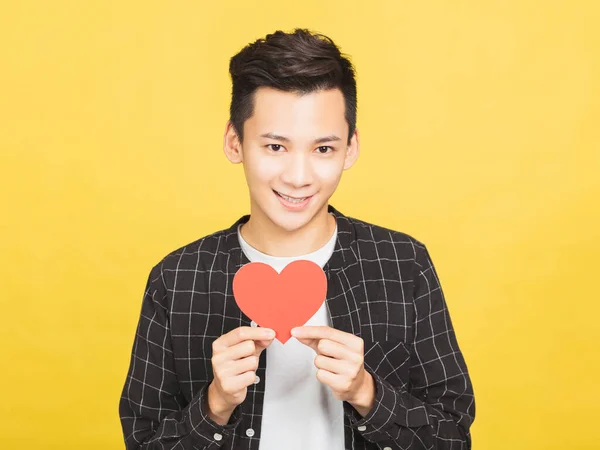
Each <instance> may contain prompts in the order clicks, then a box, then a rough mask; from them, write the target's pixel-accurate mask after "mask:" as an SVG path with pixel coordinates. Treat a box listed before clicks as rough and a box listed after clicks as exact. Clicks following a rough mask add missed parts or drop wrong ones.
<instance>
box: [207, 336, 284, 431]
mask: <svg viewBox="0 0 600 450" xmlns="http://www.w3.org/2000/svg"><path fill="white" fill-rule="evenodd" d="M273 339H275V331H273V330H271V329H269V328H259V327H257V328H253V327H239V328H236V329H235V330H232V331H230V332H229V333H227V334H224V335H223V336H221V337H220V338H218V339H216V340H215V341H214V342H213V345H212V350H213V355H212V359H211V362H212V367H213V375H214V378H213V381H212V382H211V383H210V386H209V387H208V409H209V416H210V418H211V419H212V420H213V421H215V422H216V423H218V424H220V425H225V424H227V422H229V418H230V417H231V414H232V413H233V410H234V409H235V408H236V406H238V405H239V404H240V403H242V402H243V401H244V399H245V398H246V394H247V392H248V386H250V385H251V384H252V383H254V380H255V378H256V373H255V371H256V369H257V368H258V360H259V357H260V354H261V353H262V351H263V350H264V349H265V348H267V347H268V346H269V345H271V342H273Z"/></svg>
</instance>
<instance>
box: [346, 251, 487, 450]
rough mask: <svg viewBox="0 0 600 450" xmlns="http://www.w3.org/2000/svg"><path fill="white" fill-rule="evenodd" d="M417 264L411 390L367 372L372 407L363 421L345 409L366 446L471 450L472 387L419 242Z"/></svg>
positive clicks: (441, 298) (445, 310)
mask: <svg viewBox="0 0 600 450" xmlns="http://www.w3.org/2000/svg"><path fill="white" fill-rule="evenodd" d="M415 260H416V267H415V273H414V296H413V299H414V310H415V322H414V330H415V331H414V340H413V342H411V344H410V345H409V346H408V348H409V350H410V354H411V355H410V360H409V361H407V364H410V383H409V386H410V387H409V388H408V389H409V390H406V389H401V388H399V387H398V386H393V385H392V384H390V382H388V381H387V380H386V379H384V378H383V377H381V376H379V375H378V374H377V373H375V371H373V370H372V369H370V368H368V367H367V368H366V369H367V371H368V372H369V373H371V375H372V376H373V379H374V382H375V401H374V406H373V408H372V409H371V411H369V413H368V414H367V415H366V416H365V417H362V416H360V414H358V412H357V411H356V410H354V408H352V407H351V406H350V405H347V404H345V406H344V407H345V410H346V413H347V414H348V415H349V417H350V421H351V423H352V426H353V427H354V428H356V429H357V430H359V431H360V432H361V434H362V436H363V437H364V438H365V439H367V440H368V441H371V442H377V443H378V444H380V445H387V446H391V447H392V448H397V449H417V448H422V449H432V448H433V449H439V450H446V449H448V450H450V449H452V450H470V448H471V435H470V432H469V429H470V426H471V424H472V423H473V420H474V419H475V399H474V394H473V386H472V384H471V380H470V377H469V374H468V372H467V366H466V364H465V361H464V358H463V355H462V353H461V351H460V349H459V346H458V342H457V339H456V335H455V333H454V329H453V327H452V322H451V320H450V315H449V312H448V309H447V305H446V302H445V299H444V295H443V292H442V289H441V286H440V283H439V280H438V276H437V273H436V271H435V268H434V266H433V263H432V261H431V258H430V256H429V253H428V251H427V249H426V247H425V246H424V245H423V244H421V243H419V242H417V243H416V244H415Z"/></svg>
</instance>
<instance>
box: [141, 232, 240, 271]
mask: <svg viewBox="0 0 600 450" xmlns="http://www.w3.org/2000/svg"><path fill="white" fill-rule="evenodd" d="M230 235H231V230H230V229H223V230H219V231H215V232H213V233H211V234H208V235H205V236H202V237H200V238H198V239H196V240H194V241H192V242H189V243H187V244H185V245H182V246H180V247H177V248H175V249H174V250H171V251H170V252H168V253H167V254H165V255H164V256H163V257H162V258H160V259H159V260H158V262H156V263H155V265H154V266H153V268H152V271H153V272H156V273H160V274H161V276H162V277H163V280H164V277H165V275H166V274H173V273H174V274H177V273H178V272H180V271H181V272H186V271H195V272H202V271H205V270H210V269H211V267H213V266H216V267H219V265H220V264H222V258H223V256H226V255H227V252H226V250H225V239H226V238H228V237H230Z"/></svg>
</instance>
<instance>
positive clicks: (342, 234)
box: [223, 205, 356, 273]
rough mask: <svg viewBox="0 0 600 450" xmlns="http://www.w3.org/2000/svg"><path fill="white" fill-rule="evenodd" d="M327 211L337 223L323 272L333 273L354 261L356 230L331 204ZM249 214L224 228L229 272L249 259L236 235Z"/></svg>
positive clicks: (346, 217) (246, 262) (233, 271)
mask: <svg viewBox="0 0 600 450" xmlns="http://www.w3.org/2000/svg"><path fill="white" fill-rule="evenodd" d="M327 211H328V212H330V213H332V214H333V216H334V217H335V220H336V223H337V230H338V231H337V238H336V243H335V247H334V250H333V254H332V255H331V258H329V260H328V261H327V263H326V264H325V266H324V267H323V271H324V272H325V273H328V272H332V273H335V272H337V271H339V270H342V269H344V267H348V266H351V265H353V263H354V262H356V255H355V251H354V248H353V247H354V244H355V240H356V231H355V229H354V226H353V225H352V223H351V222H350V218H349V217H348V216H346V215H344V214H343V213H341V212H340V211H338V210H337V209H336V208H334V207H333V206H332V205H327ZM249 219H250V215H249V214H246V215H244V216H242V217H240V218H239V219H238V220H236V221H235V222H234V223H233V224H232V225H231V226H230V227H229V228H228V229H226V230H224V235H223V238H224V239H225V250H226V252H227V255H228V262H227V264H228V269H229V271H230V273H235V272H237V271H238V270H239V269H240V267H242V266H243V265H244V264H248V263H249V262H250V261H249V260H248V258H247V256H246V255H245V254H244V252H243V251H242V248H241V246H240V242H239V239H238V235H237V228H238V226H239V225H240V224H243V223H246V222H247V221H248V220H249Z"/></svg>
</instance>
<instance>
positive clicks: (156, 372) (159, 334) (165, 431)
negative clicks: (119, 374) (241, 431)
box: [119, 264, 241, 450]
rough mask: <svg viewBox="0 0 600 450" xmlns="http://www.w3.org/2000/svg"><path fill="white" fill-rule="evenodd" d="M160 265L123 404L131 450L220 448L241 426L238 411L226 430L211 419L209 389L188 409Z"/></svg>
mask: <svg viewBox="0 0 600 450" xmlns="http://www.w3.org/2000/svg"><path fill="white" fill-rule="evenodd" d="M167 310H168V308H167V289H166V287H165V284H164V279H163V276H162V270H161V264H157V265H156V266H154V267H153V269H152V270H151V272H150V275H149V277H148V282H147V284H146V290H145V293H144V297H143V301H142V308H141V314H140V319H139V323H138V326H137V330H136V334H135V338H134V343H133V350H132V354H131V360H130V366H129V370H128V373H127V378H126V381H125V386H124V387H123V391H122V394H121V399H120V403H119V416H120V419H121V425H122V428H123V435H124V438H125V444H126V448H127V449H128V450H133V449H135V450H146V449H147V450H150V449H160V450H168V449H176V448H190V449H191V448H194V449H197V450H200V449H202V450H214V449H217V448H220V447H221V446H222V445H223V443H224V442H226V441H227V438H228V437H230V436H231V434H232V433H233V430H234V429H235V427H236V426H237V425H238V424H239V422H240V419H241V417H240V415H239V408H237V409H236V410H235V411H234V412H233V415H232V417H231V418H230V420H229V423H228V424H227V425H224V426H223V425H219V424H217V423H215V422H214V421H213V420H211V418H210V417H209V410H208V407H207V403H206V402H207V398H208V394H207V393H208V385H209V384H208V383H206V384H205V385H203V386H202V388H201V389H200V390H199V391H198V392H197V393H196V394H195V395H194V397H193V398H192V400H191V401H190V402H189V403H188V404H187V405H186V404H185V403H186V401H185V399H184V398H183V396H182V394H181V392H180V389H179V383H178V380H177V374H176V373H175V364H174V358H173V350H172V348H171V329H170V324H169V318H168V315H167Z"/></svg>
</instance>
